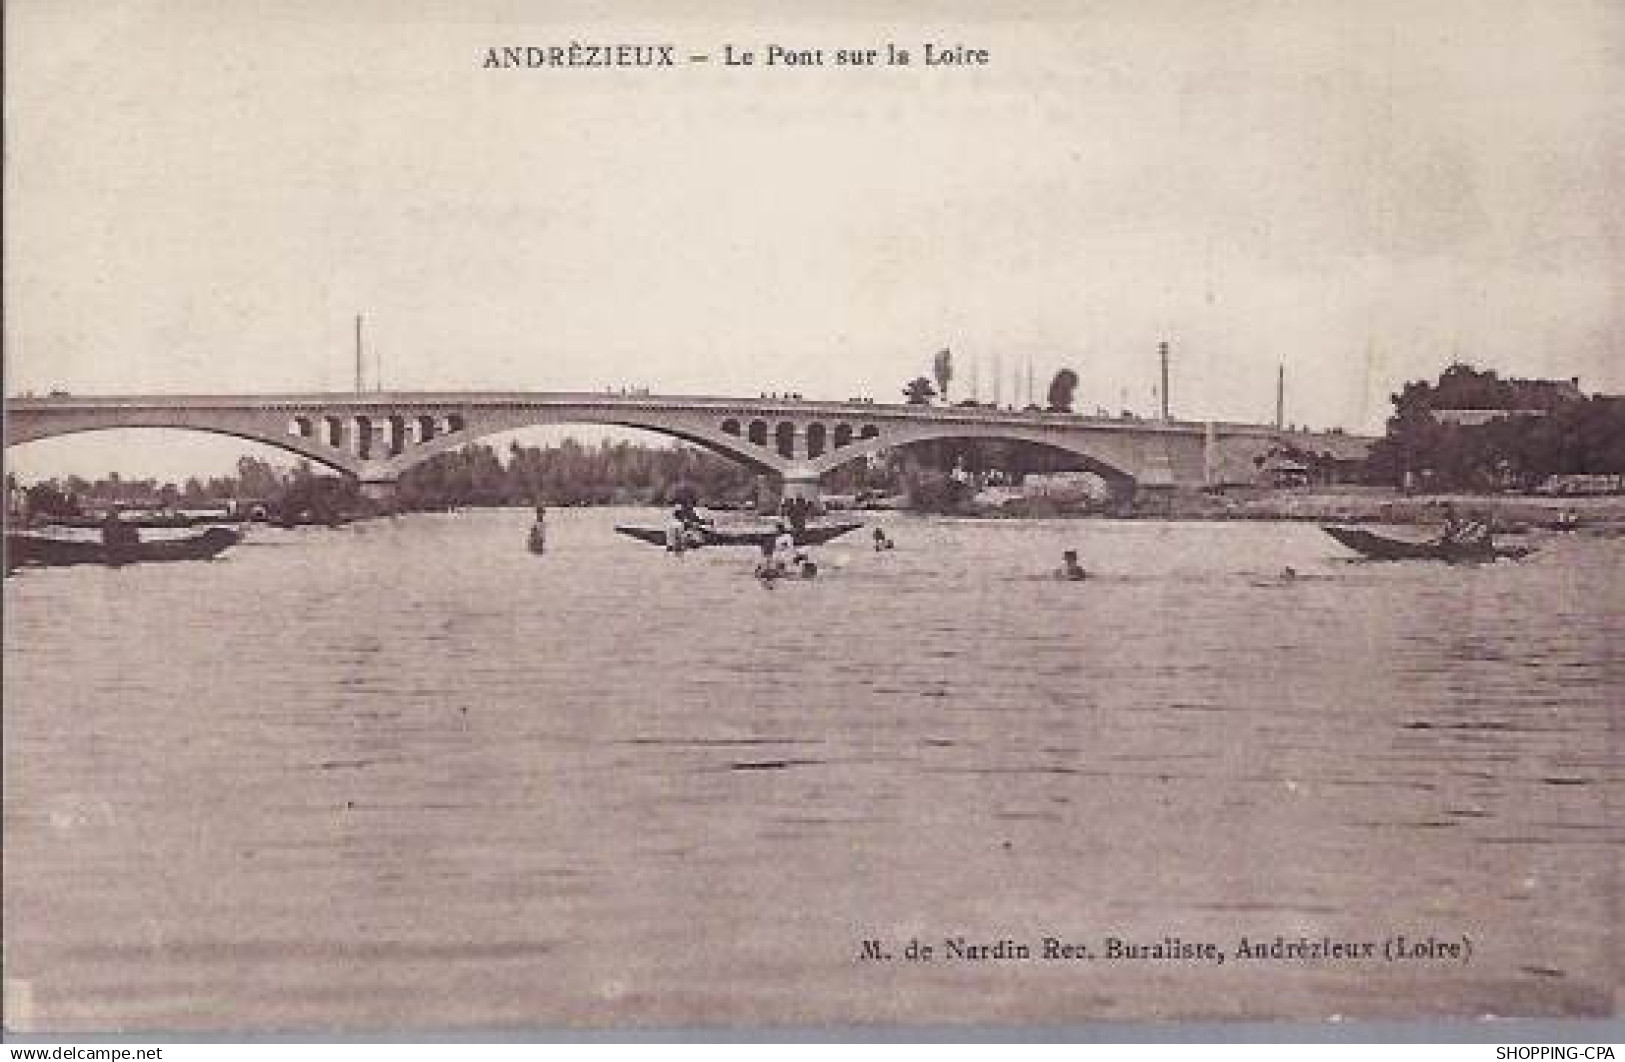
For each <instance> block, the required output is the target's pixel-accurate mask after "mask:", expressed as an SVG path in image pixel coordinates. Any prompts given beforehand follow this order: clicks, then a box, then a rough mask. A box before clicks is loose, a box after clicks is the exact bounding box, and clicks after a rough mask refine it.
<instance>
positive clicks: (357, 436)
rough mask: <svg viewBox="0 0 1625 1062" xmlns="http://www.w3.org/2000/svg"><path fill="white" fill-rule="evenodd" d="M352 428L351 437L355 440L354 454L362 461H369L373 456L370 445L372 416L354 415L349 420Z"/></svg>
mask: <svg viewBox="0 0 1625 1062" xmlns="http://www.w3.org/2000/svg"><path fill="white" fill-rule="evenodd" d="M351 425H352V427H353V429H354V431H353V432H352V435H351V438H353V439H354V440H355V455H356V456H357V457H359V458H361V460H363V461H369V460H371V459H372V456H373V445H372V418H371V417H355V418H354V419H353V420H352V421H351Z"/></svg>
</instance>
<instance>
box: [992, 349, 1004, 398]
mask: <svg viewBox="0 0 1625 1062" xmlns="http://www.w3.org/2000/svg"><path fill="white" fill-rule="evenodd" d="M1003 375H1004V366H1003V365H1001V364H1000V362H999V356H998V355H997V354H994V355H993V408H994V409H998V408H999V407H1000V406H1001V405H1002V404H1003V402H1002V398H1003V384H1004V381H1003V380H1002V379H1001V377H1002V376H1003Z"/></svg>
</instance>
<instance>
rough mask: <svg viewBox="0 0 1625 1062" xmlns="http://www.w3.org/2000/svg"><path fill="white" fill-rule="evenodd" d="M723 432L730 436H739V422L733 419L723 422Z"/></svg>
mask: <svg viewBox="0 0 1625 1062" xmlns="http://www.w3.org/2000/svg"><path fill="white" fill-rule="evenodd" d="M722 430H723V431H724V432H726V433H727V434H729V435H738V434H739V421H737V420H735V419H734V418H733V417H729V418H728V419H727V420H725V421H723V422H722Z"/></svg>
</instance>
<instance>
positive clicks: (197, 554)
mask: <svg viewBox="0 0 1625 1062" xmlns="http://www.w3.org/2000/svg"><path fill="white" fill-rule="evenodd" d="M242 537H243V536H242V534H241V533H240V532H238V531H235V530H233V529H231V528H229V527H211V528H209V529H208V530H207V531H204V532H203V533H202V534H197V535H187V536H185V537H184V538H155V539H150V540H148V541H145V542H140V541H136V542H125V543H119V544H117V545H108V544H107V543H105V542H101V541H97V540H87V539H69V538H52V537H50V536H48V535H34V534H27V533H23V532H8V533H7V534H6V567H7V569H8V570H9V569H11V568H55V567H63V566H66V565H72V564H111V565H119V564H155V563H163V562H168V561H190V560H211V559H213V558H215V557H218V556H219V555H220V554H222V553H224V552H225V551H226V550H228V549H230V548H231V547H232V546H235V545H236V544H237V543H238V542H240V541H242Z"/></svg>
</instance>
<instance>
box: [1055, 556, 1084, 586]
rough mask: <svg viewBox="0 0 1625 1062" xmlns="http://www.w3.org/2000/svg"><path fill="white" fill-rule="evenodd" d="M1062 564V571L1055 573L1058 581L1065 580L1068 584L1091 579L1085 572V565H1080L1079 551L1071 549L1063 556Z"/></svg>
mask: <svg viewBox="0 0 1625 1062" xmlns="http://www.w3.org/2000/svg"><path fill="white" fill-rule="evenodd" d="M1061 564H1062V567H1061V569H1060V570H1059V571H1057V572H1056V573H1055V577H1056V578H1057V579H1065V580H1067V581H1068V582H1073V583H1077V582H1082V581H1083V580H1085V579H1087V578H1089V573H1088V572H1086V571H1084V570H1083V565H1081V564H1079V563H1078V551H1077V550H1075V549H1069V550H1067V551H1066V552H1065V553H1063V554H1061Z"/></svg>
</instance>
